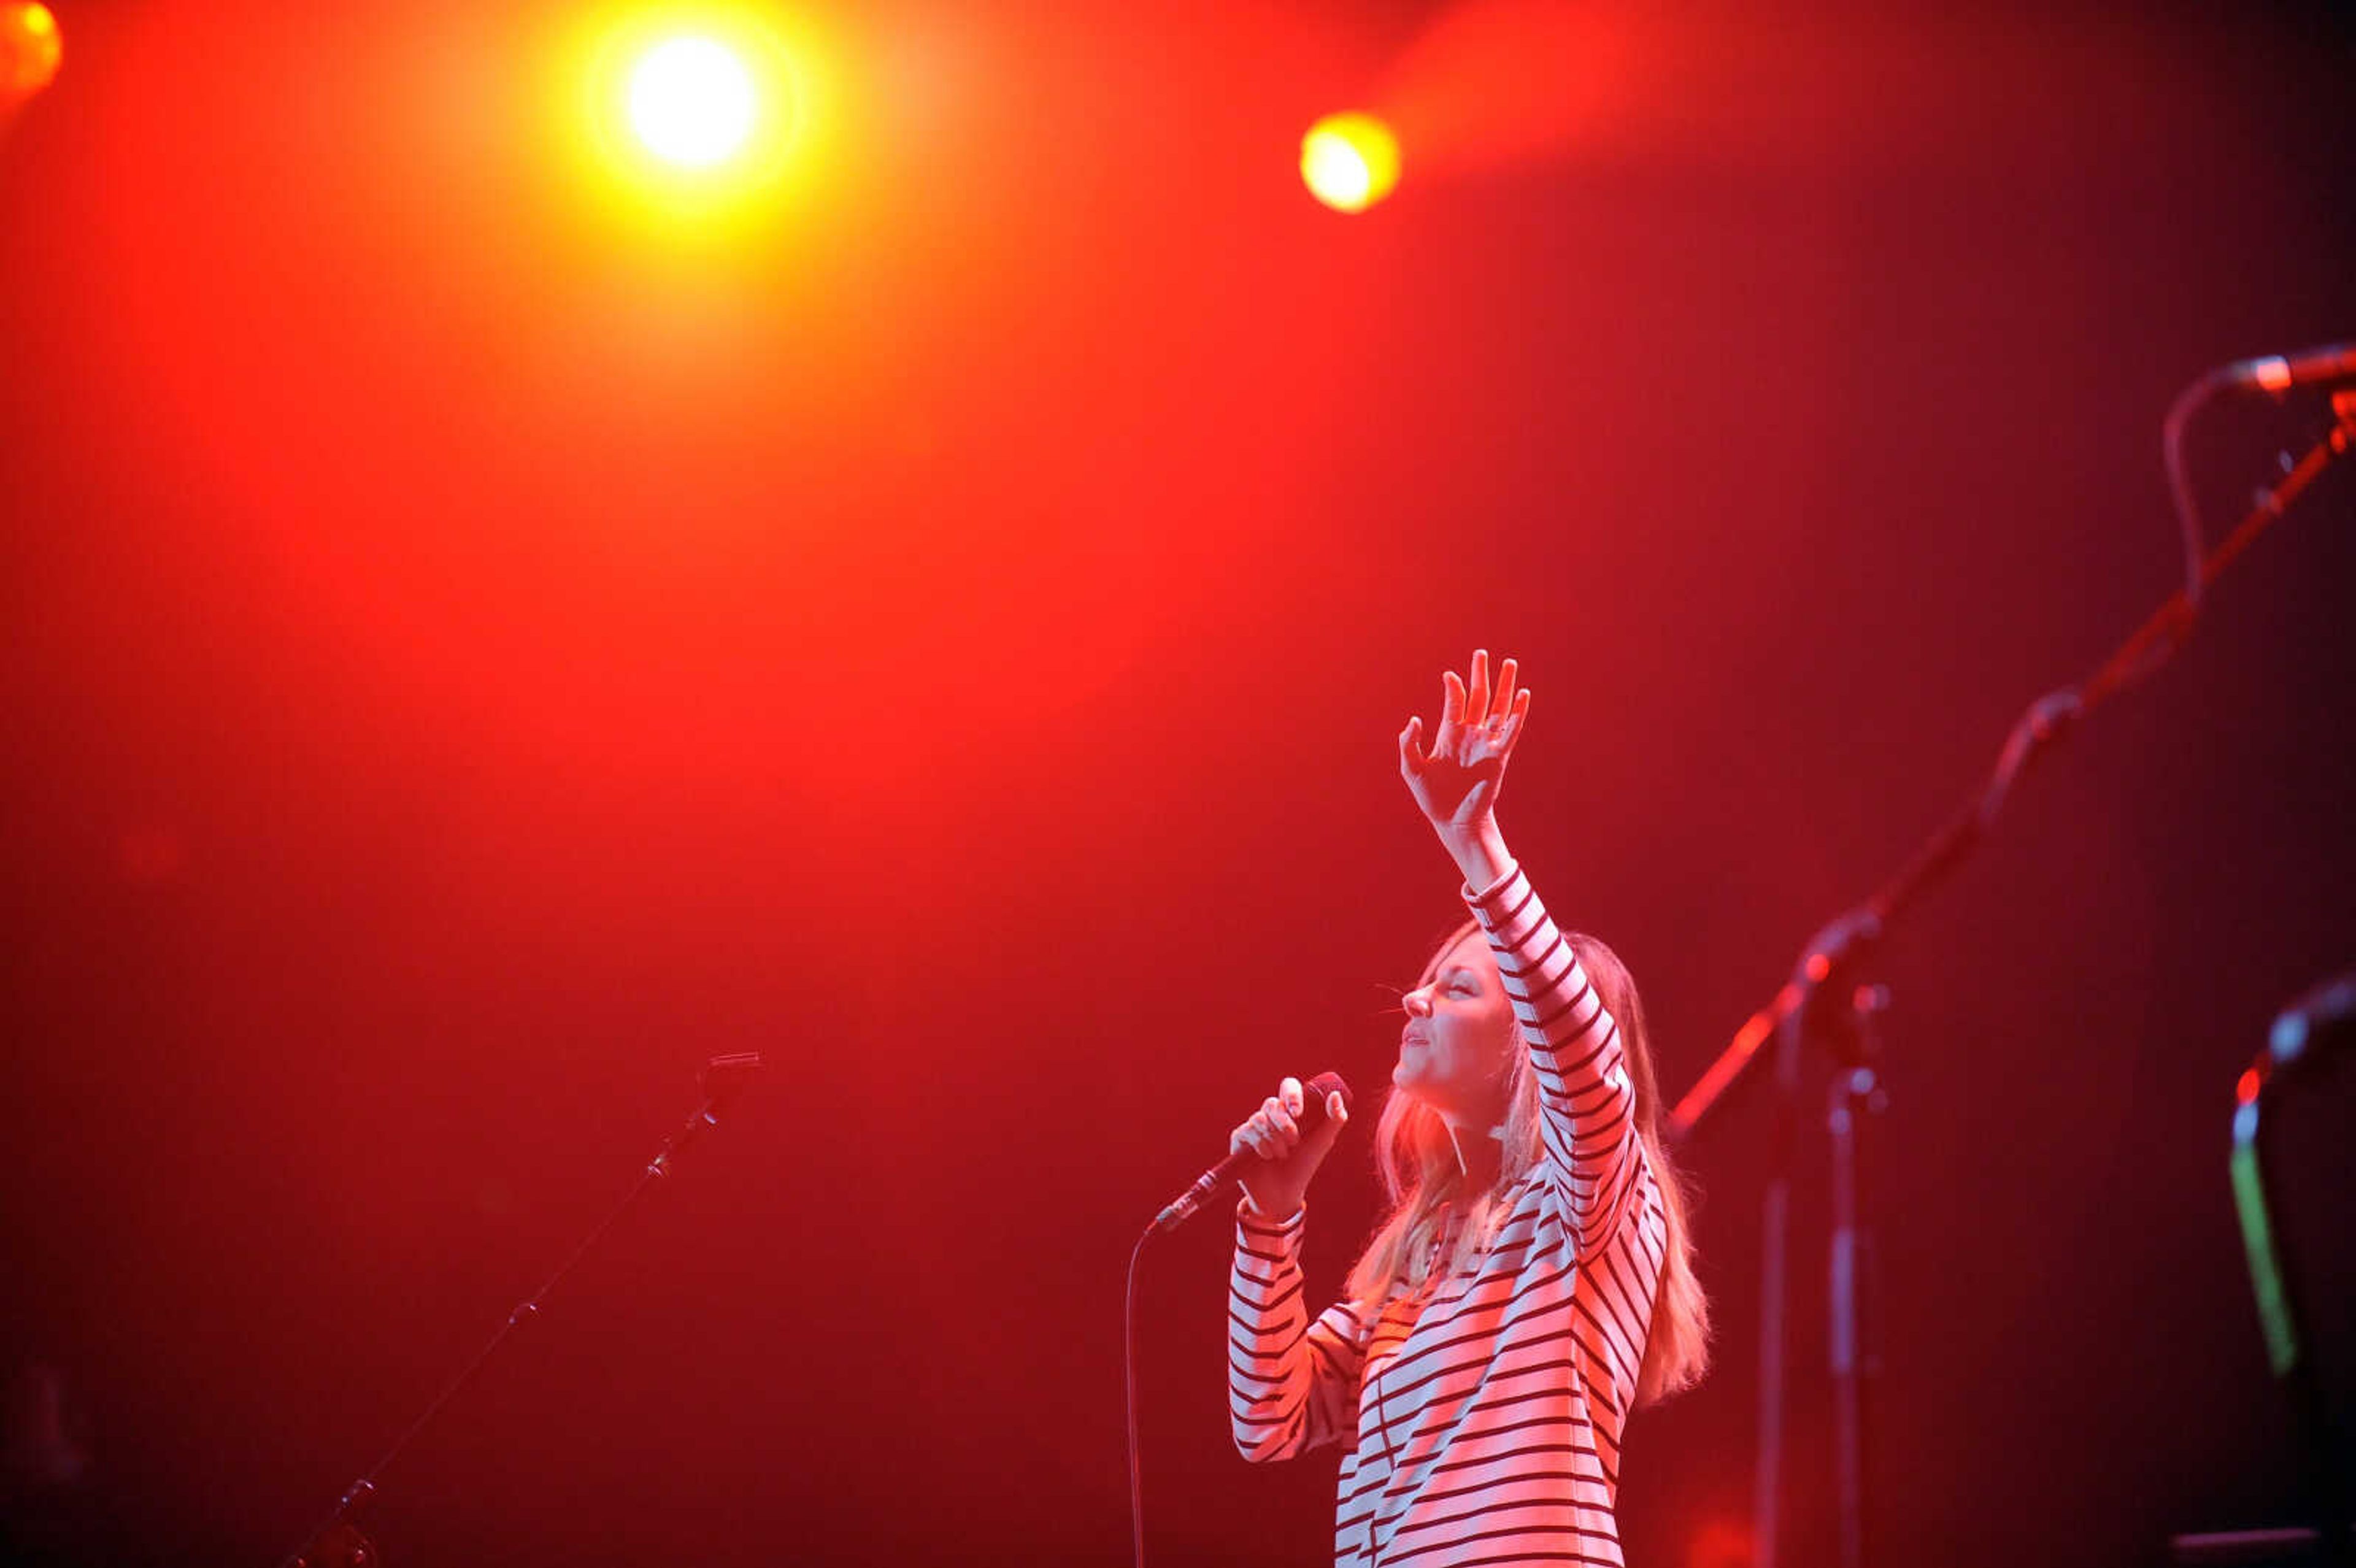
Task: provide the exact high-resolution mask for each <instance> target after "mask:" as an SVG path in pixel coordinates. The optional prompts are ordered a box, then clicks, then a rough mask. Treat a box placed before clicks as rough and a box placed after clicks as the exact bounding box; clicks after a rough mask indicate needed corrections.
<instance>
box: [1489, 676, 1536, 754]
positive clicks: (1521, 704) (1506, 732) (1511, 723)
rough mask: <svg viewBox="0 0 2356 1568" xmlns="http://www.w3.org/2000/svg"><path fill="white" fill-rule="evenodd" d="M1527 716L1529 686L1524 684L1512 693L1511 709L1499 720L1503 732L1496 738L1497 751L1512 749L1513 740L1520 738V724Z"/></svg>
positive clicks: (1528, 713)
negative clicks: (1512, 703) (1512, 705)
mask: <svg viewBox="0 0 2356 1568" xmlns="http://www.w3.org/2000/svg"><path fill="white" fill-rule="evenodd" d="M1529 716H1530V688H1528V687H1524V688H1522V689H1521V690H1519V691H1517V692H1515V694H1514V708H1513V711H1512V712H1510V713H1508V714H1506V715H1505V718H1504V720H1501V721H1500V722H1501V724H1502V726H1503V733H1501V734H1500V735H1499V736H1498V738H1497V750H1498V751H1500V752H1510V751H1512V750H1513V749H1514V745H1515V742H1516V741H1519V740H1520V739H1521V738H1522V726H1523V724H1524V723H1526V722H1527V721H1528V720H1529Z"/></svg>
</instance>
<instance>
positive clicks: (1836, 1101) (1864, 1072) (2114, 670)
mask: <svg viewBox="0 0 2356 1568" xmlns="http://www.w3.org/2000/svg"><path fill="white" fill-rule="evenodd" d="M2350 359H2351V350H2350V349H2349V348H2346V347H2334V348H2329V349H2319V350H2314V351H2311V352H2308V353H2305V354H2299V355H2295V356H2290V357H2278V358H2272V359H2254V360H2243V361H2238V362H2236V363H2235V364H2233V365H2229V366H2225V367H2222V368H2220V369H2218V370H2213V371H2211V372H2210V373H2209V374H2207V375H2205V376H2203V377H2201V379H2199V380H2197V381H2195V382H2193V383H2192V384H2191V385H2190V387H2188V388H2187V389H2185V390H2184V392H2183V393H2182V394H2180V395H2179V397H2178V398H2177V399H2176V400H2175V402H2174V403H2173V404H2172V405H2171V406H2170V408H2169V412H2168V417H2167V420H2166V421H2165V424H2164V427H2163V445H2164V449H2165V456H2166V460H2167V464H2168V468H2169V482H2170V486H2171V488H2172V490H2173V492H2174V495H2175V498H2176V504H2177V513H2178V523H2179V532H2180V533H2181V535H2182V538H2183V540H2184V546H2185V551H2186V559H2187V562H2188V566H2187V571H2186V577H2185V582H2184V586H2183V587H2182V588H2180V589H2179V590H2178V591H2177V592H2175V593H2174V594H2172V595H2170V596H2169V600H2168V601H2167V603H2164V604H2162V605H2161V606H2160V607H2159V608H2158V610H2157V611H2156V612H2155V613H2153V614H2152V615H2151V617H2150V618H2149V619H2148V620H2147V621H2146V622H2145V623H2144V624H2142V625H2141V626H2139V627H2137V628H2136V631H2135V633H2134V634H2133V635H2130V636H2129V637H2128V638H2127V639H2126V642H2124V643H2122V644H2121V645H2119V647H2118V648H2117V649H2116V650H2115V652H2114V653H2113V654H2112V655H2111V656H2110V657H2109V658H2108V659H2107V660H2105V661H2104V663H2103V665H2102V666H2101V667H2099V668H2097V669H2096V670H2095V671H2094V673H2093V674H2092V675H2090V676H2088V677H2086V678H2085V679H2084V680H2083V681H2080V682H2079V683H2077V684H2076V685H2073V686H2065V687H2062V688H2060V689H2058V690H2055V691H2051V692H2048V693H2046V694H2045V695H2044V696H2042V697H2040V698H2039V699H2037V700H2036V701H2034V702H2032V703H2030V704H2029V708H2028V710H2027V711H2026V712H2024V713H2023V714H2022V715H2021V717H2020V719H2019V721H2018V722H2017V723H2015V724H2014V726H2013V729H2012V731H2011V733H2010V734H2009V735H2008V736H2007V737H2006V739H2005V743H2004V748H2003V750H2002V752H2000V753H1999V754H1998V756H1997V764H1996V768H1995V771H1994V772H1993V773H1991V774H1990V776H1989V778H1988V780H1987V784H1984V785H1983V786H1982V787H1981V789H1980V792H1979V794H1978V795H1976V796H1975V797H1974V798H1973V800H1972V801H1971V802H1970V803H1969V804H1968V805H1965V807H1964V809H1963V810H1962V811H1961V812H1960V813H1958V814H1957V815H1956V816H1954V818H1953V819H1952V820H1950V821H1949V822H1948V823H1947V825H1946V826H1945V827H1942V828H1941V829H1940V830H1939V831H1938V832H1937V833H1935V834H1933V836H1932V837H1931V838H1930V839H1929V841H1928V842H1926V843H1925V844H1924V845H1923V846H1922V848H1920V849H1918V850H1917V851H1916V852H1915V854H1914V856H1913V858H1912V859H1911V860H1909V861H1908V862H1907V863H1906V864H1905V865H1904V866H1903V867H1901V869H1900V870H1899V872H1898V874H1897V875H1896V876H1895V877H1894V878H1892V879H1891V880H1890V882H1889V883H1888V884H1887V885H1885V886H1884V887H1883V888H1882V889H1881V891H1879V892H1877V893H1875V894H1874V895H1873V896H1872V897H1871V898H1869V899H1868V900H1867V901H1865V902H1863V903H1861V904H1859V905H1858V906H1857V907H1856V908H1854V909H1852V910H1850V911H1848V912H1846V913H1844V914H1842V915H1841V916H1840V917H1839V918H1837V919H1836V920H1834V921H1833V922H1832V923H1829V924H1827V925H1826V926H1825V927H1824V929H1823V930H1821V931H1819V932H1818V933H1816V934H1815V936H1814V937H1812V938H1811V939H1810V940H1809V942H1808V944H1807V945H1806V946H1805V947H1804V948H1803V949H1802V950H1801V953H1800V958H1799V962H1798V963H1797V965H1794V970H1793V974H1792V977H1791V979H1790V980H1789V981H1787V982H1786V983H1785V984H1784V986H1783V988H1782V989H1781V990H1780V991H1778V992H1777V993H1776V994H1775V997H1774V999H1773V1000H1772V1001H1771V1002H1769V1003H1768V1004H1767V1005H1766V1006H1765V1007H1763V1008H1760V1009H1759V1010H1758V1011H1757V1012H1755V1013H1753V1014H1752V1015H1751V1018H1750V1019H1748V1020H1746V1021H1745V1022H1744V1024H1743V1025H1742V1027H1741V1028H1740V1029H1738V1030H1736V1031H1735V1036H1734V1039H1733V1040H1732V1041H1731V1042H1730V1044H1729V1045H1728V1046H1727V1048H1726V1049H1725V1050H1724V1051H1721V1052H1719V1057H1718V1060H1717V1061H1714V1062H1712V1063H1711V1064H1710V1066H1709V1067H1708V1070H1707V1071H1706V1072H1703V1073H1702V1075H1701V1077H1700V1078H1699V1079H1698V1080H1697V1081H1696V1082H1695V1083H1694V1086H1693V1087H1692V1088H1691V1089H1689V1090H1687V1092H1686V1094H1685V1097H1684V1098H1683V1099H1681V1100H1679V1101H1678V1102H1677V1104H1676V1107H1675V1108H1674V1109H1673V1110H1672V1111H1671V1112H1670V1114H1669V1124H1668V1133H1669V1136H1671V1137H1672V1138H1673V1139H1679V1140H1681V1139H1683V1138H1685V1137H1687V1136H1691V1135H1692V1133H1693V1130H1694V1128H1695V1127H1696V1126H1697V1125H1698V1124H1699V1123H1700V1121H1701V1119H1702V1118H1703V1117H1704V1116H1705V1115H1708V1112H1709V1110H1710V1108H1711V1107H1712V1106H1713V1105H1715V1104H1718V1103H1719V1101H1720V1099H1721V1098H1722V1097H1723V1096H1724V1095H1725V1093H1726V1092H1727V1091H1728V1090H1729V1089H1730V1088H1731V1087H1732V1086H1733V1084H1734V1083H1735V1082H1736V1081H1737V1080H1738V1079H1740V1077H1742V1075H1743V1073H1744V1072H1745V1070H1746V1069H1747V1068H1749V1067H1750V1065H1751V1062H1752V1061H1755V1060H1756V1059H1757V1057H1758V1054H1759V1051H1760V1048H1761V1047H1762V1045H1764V1044H1765V1043H1766V1041H1767V1040H1768V1039H1769V1037H1770V1036H1772V1037H1773V1038H1774V1039H1775V1040H1776V1051H1775V1087H1776V1096H1777V1109H1776V1113H1775V1122H1774V1136H1773V1137H1772V1142H1771V1148H1772V1153H1771V1155H1770V1159H1771V1160H1772V1169H1771V1171H1770V1173H1769V1179H1768V1181H1767V1186H1766V1189H1765V1193H1764V1196H1763V1198H1762V1204H1761V1214H1760V1232H1761V1234H1760V1250H1761V1264H1760V1275H1761V1277H1760V1307H1759V1318H1760V1322H1759V1413H1758V1422H1759V1436H1758V1453H1757V1472H1756V1474H1755V1476H1754V1477H1753V1493H1752V1502H1751V1506H1752V1509H1753V1513H1754V1519H1753V1524H1752V1533H1753V1539H1754V1542H1755V1545H1754V1552H1755V1556H1754V1559H1753V1561H1754V1563H1755V1564H1756V1568H1775V1558H1776V1551H1777V1547H1778V1544H1779V1541H1778V1533H1779V1530H1780V1527H1781V1517H1780V1509H1781V1502H1782V1485H1783V1407H1784V1365H1785V1363H1784V1348H1783V1338H1784V1336H1783V1309H1784V1280H1785V1278H1786V1277H1787V1273H1788V1269H1787V1263H1788V1253H1789V1250H1790V1233H1789V1226H1790V1219H1791V1215H1790V1204H1791V1183H1792V1162H1793V1155H1794V1148H1795V1147H1796V1145H1797V1143H1798V1141H1799V1122H1800V1065H1801V1061H1802V1059H1803V1057H1804V1055H1805V1053H1806V1050H1805V1048H1806V1042H1807V1041H1808V1040H1811V1039H1814V1040H1816V1041H1817V1042H1818V1043H1819V1044H1820V1045H1821V1046H1824V1047H1825V1048H1826V1050H1827V1051H1828V1052H1829V1054H1830V1055H1831V1056H1832V1057H1833V1060H1834V1062H1835V1078H1834V1083H1833V1093H1832V1104H1831V1106H1830V1112H1829V1115H1828V1117H1827V1124H1826V1125H1827V1131H1828V1132H1829V1134H1830V1136H1831V1161H1832V1204H1833V1210H1834V1212H1833V1214H1832V1217H1831V1218H1832V1238H1831V1241H1832V1244H1831V1258H1830V1262H1829V1273H1830V1279H1829V1286H1830V1307H1829V1313H1830V1318H1831V1322H1830V1325H1829V1327H1830V1339H1831V1345H1832V1356H1831V1363H1832V1365H1831V1375H1832V1380H1833V1427H1834V1431H1833V1443H1834V1475H1835V1486H1836V1490H1837V1507H1836V1515H1835V1517H1836V1524H1837V1534H1838V1540H1839V1549H1838V1558H1837V1561H1838V1563H1840V1565H1841V1568H1862V1564H1863V1563H1864V1562H1865V1561H1866V1535H1867V1526H1868V1521H1869V1517H1870V1513H1869V1508H1868V1506H1867V1498H1866V1491H1865V1479H1864V1448H1865V1438H1864V1378H1865V1376H1866V1374H1867V1373H1868V1371H1869V1364H1870V1360H1871V1351H1870V1349H1869V1348H1870V1346H1871V1345H1872V1343H1873V1339H1872V1337H1871V1329H1872V1325H1870V1324H1869V1323H1867V1322H1866V1321H1865V1320H1864V1317H1863V1316H1862V1315H1861V1313H1860V1310H1859V1296H1860V1293H1859V1290H1858V1272H1859V1268H1860V1266H1861V1264H1862V1261H1863V1260H1867V1259H1869V1258H1870V1256H1871V1254H1872V1237H1871V1235H1870V1233H1869V1232H1868V1231H1867V1230H1866V1229H1865V1227H1864V1225H1863V1221H1862V1220H1861V1217H1860V1216H1861V1213H1862V1208H1863V1205H1862V1202H1861V1200H1860V1194H1861V1193H1862V1191H1863V1189H1864V1179H1863V1177H1862V1175H1861V1173H1860V1170H1859V1168H1858V1130H1859V1127H1860V1125H1861V1124H1862V1122H1863V1121H1864V1119H1865V1118H1866V1117H1867V1116H1869V1115H1874V1114H1878V1113H1879V1111H1880V1110H1881V1109H1882V1108H1883V1106H1884V1104H1886V1101H1885V1098H1884V1095H1883V1093H1882V1090H1881V1088H1880V1084H1879V1079H1878V1077H1877V1074H1876V1071H1875V1062H1876V1061H1877V1059H1878V1057H1879V1050H1880V1042H1879V1038H1878V1033H1877V1030H1876V1028H1875V1025H1876V1022H1877V1020H1878V1018H1879V1014H1880V1013H1881V1011H1882V1010H1883V1009H1884V1008H1887V1006H1888V1005H1889V992H1888V990H1887V989H1886V988H1885V987H1881V986H1879V985H1874V984H1870V983H1869V981H1868V979H1867V976H1868V975H1869V973H1870V970H1871V960H1872V957H1873V955H1874V954H1875V953H1876V951H1877V950H1878V949H1879V946H1880V944H1882V943H1883V942H1884V941H1886V940H1887V938H1888V936H1889V933H1890V925H1891V923H1892V922H1893V921H1895V920H1896V919H1897V918H1898V916H1899V915H1901V913H1903V912H1905V911H1906V910H1907V909H1909V908H1911V907H1912V905H1913V903H1914V902H1915V901H1916V900H1918V899H1920V898H1921V897H1922V894H1923V893H1925V892H1927V891H1929V890H1930V889H1932V888H1933V887H1934V886H1936V885H1937V884H1938V883H1939V882H1941V881H1943V880H1945V879H1946V877H1947V876H1948V875H1949V874H1950V873H1951V872H1953V871H1954V869H1955V868H1956V867H1957V866H1959V865H1961V864H1962V863H1963V862H1964V860H1965V859H1966V858H1967V857H1968V856H1969V855H1970V853H1971V851H1972V850H1973V848H1976V846H1977V845H1978V843H1979V840H1980V838H1981V837H1983V836H1984V835H1985V834H1986V833H1987V830H1988V828H1989V827H1991V826H1992V825H1993V824H1994V822H1995V820H1996V818H1997V814H1998V813H1999V812H2000V811H2001V810H2002V809H2003V807H2004V803H2005V801H2006V799H2007V798H2008V795H2009V794H2010V792H2011V790H2012V786H2013V785H2014V784H2016V783H2018V782H2019V779H2020V777H2021V775H2022V774H2023V773H2025V772H2026V771H2027V770H2028V767H2029V763H2031V762H2032V761H2034V760H2035V759H2036V758H2037V757H2038V756H2039V755H2040V754H2041V752H2043V751H2044V749H2045V748H2046V747H2047V746H2048V745H2049V744H2050V743H2051V742H2052V741H2054V740H2056V739H2058V738H2059V737H2060V736H2061V734H2062V733H2063V732H2064V731H2067V730H2068V729H2069V728H2070V727H2071V726H2072V725H2073V724H2075V723H2077V722H2078V721H2079V720H2083V718H2084V717H2085V716H2086V715H2087V714H2088V713H2090V712H2092V711H2094V709H2096V708H2098V707H2100V706H2101V705H2102V704H2103V703H2104V702H2105V701H2107V700H2108V699H2111V698H2113V697H2115V696H2117V695H2118V694H2119V693H2120V692H2121V691H2123V690H2125V689H2126V688H2128V687H2130V686H2132V685H2134V684H2135V683H2136V682H2137V681H2139V680H2141V679H2142V678H2144V677H2146V676H2148V675H2150V674H2151V673H2152V672H2153V671H2154V670H2156V669H2158V667H2159V666H2160V665H2161V664H2163V663H2165V662H2166V661H2167V658H2168V656H2169V654H2170V653H2172V652H2174V651H2175V649H2176V648H2177V647H2178V646H2179V645H2180V644H2181V643H2182V642H2183V641H2184V639H2185V637H2186V636H2187V635H2189V634H2190V631H2191V627H2192V622H2193V618H2194V616H2195V615H2196V614H2197V613H2198V611H2199V606H2200V602H2201V591H2202V589H2204V588H2205V587H2207V586H2208V585H2209V584H2210V583H2211V582H2213V581H2215V580H2216V579H2217V578H2218V577H2219V576H2220V575H2221V574H2222V573H2223V571H2225V570H2226V568H2227V567H2229V566H2231V565H2232V564H2233V561H2234V560H2235V559H2236V558H2238V557H2239V556H2240V555H2241V553H2242V551H2244V549H2248V548H2249V546H2250V545H2251V544H2252V543H2253V542H2254V540H2255V539H2257V537H2258V536H2259V535H2260V534H2262V533H2264V532H2265V530H2266V528H2268V527H2270V526H2272V524H2273V523H2274V521H2275V520H2276V518H2278V517H2281V516H2282V515H2283V513H2284V511H2285V510H2286V509H2287V508H2288V507H2290V505H2291V504H2292V503H2293V502H2294V501H2296V500H2297V498H2298V496H2300V495H2301V494H2303V493H2304V492H2305V491H2306V489H2307V488H2308V485H2311V484H2313V483H2314V481H2315V479H2316V476H2317V475H2319V474H2321V473H2322V472H2323V470H2324V468H2325V467H2326V466H2327V465H2329V464H2330V462H2331V461H2332V459H2334V458H2335V457H2338V456H2340V455H2343V454H2344V453H2346V452H2347V451H2348V449H2349V447H2350V445H2351V443H2356V392H2342V393H2340V394H2338V395H2337V396H2335V397H2334V398H2333V400H2332V404H2331V416H2332V418H2331V423H2330V426H2329V429H2328V430H2327V431H2326V432H2325V433H2324V434H2323V436H2322V437H2321V439H2320V440H2319V441H2318V442H2317V443H2315V444H2314V446H2313V447H2311V448H2310V449H2309V450H2308V453H2307V454H2306V455H2305V456H2304V457H2303V458H2301V459H2299V460H2298V461H2297V463H2295V464H2289V466H2288V468H2287V471H2286V473H2285V474H2284V475H2283V476H2282V477H2281V478H2280V479H2279V480H2278V481H2277V482H2276V485H2275V486H2274V488H2273V489H2271V490H2268V491H2263V492H2261V493H2260V494H2259V496H2258V499H2257V503H2256V505H2254V507H2251V509H2250V511H2249V512H2248V514H2247V515H2245V516H2244V517H2243V519H2242V521H2241V523H2240V524H2239V525H2238V526H2237V527H2235V528H2234V529H2233V532H2232V533H2231V534H2229V535H2228V536H2227V537H2226V539H2225V540H2224V542H2223V543H2222V544H2220V545H2219V546H2218V547H2217V549H2215V550H2214V551H2213V552H2211V551H2208V550H2207V549H2205V542H2204V539H2203V535H2202V530H2201V524H2200V519H2199V516H2198V514H2197V513H2196V512H2195V510H2194V509H2193V506H2192V500H2191V491H2190V486H2189V485H2187V484H2186V483H2185V482H2184V478H2183V463H2182V457H2181V441H2182V436H2183V432H2184V429H2185V426H2186V424H2187V423H2188V422H2189V421H2190V418H2191V416H2192V414H2193V413H2194V412H2196V411H2198V410H2199V409H2200V408H2201V407H2202V406H2203V405H2204V404H2206V403H2207V402H2208V401H2209V400H2211V398H2213V397H2215V396H2216V395H2217V394H2218V393H2219V392H2220V391H2222V390H2225V389H2229V388H2239V387H2243V386H2256V387H2259V388H2261V389H2268V390H2282V389H2288V388H2289V387H2291V386H2293V385H2297V384H2300V383H2302V382H2316V381H2320V380H2325V379H2331V378H2335V377H2340V376H2344V375H2346V374H2347V372H2348V367H2349V361H2350ZM2273 367H2280V369H2276V368H2273Z"/></svg>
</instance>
